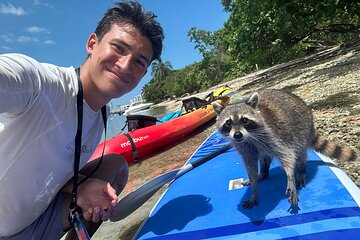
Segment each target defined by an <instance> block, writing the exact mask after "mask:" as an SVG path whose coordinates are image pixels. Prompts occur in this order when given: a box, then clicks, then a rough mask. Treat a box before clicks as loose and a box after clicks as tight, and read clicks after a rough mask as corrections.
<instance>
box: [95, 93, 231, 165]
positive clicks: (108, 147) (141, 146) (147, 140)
mask: <svg viewBox="0 0 360 240" xmlns="http://www.w3.org/2000/svg"><path fill="white" fill-rule="evenodd" d="M216 101H219V102H220V103H221V104H225V105H226V104H228V103H229V101H230V98H229V97H227V96H223V97H221V98H219V99H218V100H216ZM215 116H216V114H215V112H214V109H213V107H212V106H211V104H208V105H205V106H204V107H201V108H199V109H197V110H195V111H193V112H190V113H188V114H185V115H183V116H180V117H178V118H175V119H173V120H170V121H167V122H164V123H161V124H156V125H152V126H148V127H144V128H140V129H136V130H134V131H131V132H128V133H123V134H120V135H118V136H115V137H113V138H111V139H108V140H106V144H105V151H104V154H110V153H118V154H121V155H122V156H123V157H124V158H125V159H126V161H127V162H128V164H129V165H131V164H133V163H134V162H137V161H138V160H142V159H144V158H145V157H147V156H148V155H150V154H153V153H155V152H156V151H157V150H159V149H160V148H161V147H164V146H166V145H169V144H171V143H174V142H176V141H178V140H180V139H181V138H183V137H184V136H186V135H188V134H190V133H191V132H192V131H193V130H195V129H196V128H198V127H200V126H201V125H203V124H204V123H206V122H208V121H210V120H211V119H213V118H214V117H215ZM103 146H104V142H101V143H100V144H99V145H98V146H97V148H96V150H95V152H94V154H93V155H92V157H91V159H90V160H93V159H95V158H98V157H100V156H101V154H102V151H103Z"/></svg>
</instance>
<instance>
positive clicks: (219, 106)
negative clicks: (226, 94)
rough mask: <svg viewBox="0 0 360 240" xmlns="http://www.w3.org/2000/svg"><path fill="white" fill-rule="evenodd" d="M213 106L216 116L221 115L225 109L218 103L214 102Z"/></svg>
mask: <svg viewBox="0 0 360 240" xmlns="http://www.w3.org/2000/svg"><path fill="white" fill-rule="evenodd" d="M211 105H212V106H213V108H214V111H215V113H216V115H219V114H220V113H221V111H222V110H223V109H224V106H223V105H221V104H220V103H218V102H212V103H211Z"/></svg>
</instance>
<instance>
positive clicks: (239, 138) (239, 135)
mask: <svg viewBox="0 0 360 240" xmlns="http://www.w3.org/2000/svg"><path fill="white" fill-rule="evenodd" d="M242 137H243V134H242V133H241V132H235V133H234V138H235V140H241V139H242Z"/></svg>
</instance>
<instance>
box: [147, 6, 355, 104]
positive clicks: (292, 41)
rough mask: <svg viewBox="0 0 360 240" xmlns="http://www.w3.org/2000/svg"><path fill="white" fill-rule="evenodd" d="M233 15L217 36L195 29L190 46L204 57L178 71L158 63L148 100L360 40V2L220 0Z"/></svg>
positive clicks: (168, 63) (194, 89) (232, 77)
mask: <svg viewBox="0 0 360 240" xmlns="http://www.w3.org/2000/svg"><path fill="white" fill-rule="evenodd" d="M221 3H222V5H223V8H224V10H225V11H226V12H228V13H229V18H228V20H227V21H226V22H225V23H224V27H223V28H222V29H219V30H218V31H215V32H210V31H207V30H201V29H197V28H196V27H192V28H191V29H190V30H189V32H188V37H189V39H190V42H193V43H194V44H195V46H194V48H195V49H197V50H199V52H200V53H201V54H202V56H203V59H202V61H201V62H198V63H193V64H191V65H189V66H186V67H184V68H183V69H179V70H176V71H174V70H172V67H171V64H170V62H168V61H167V62H165V63H163V62H162V60H161V59H160V60H159V61H157V62H153V64H152V65H151V67H152V77H153V78H152V80H151V81H150V82H149V83H148V84H147V85H145V86H144V88H143V94H144V96H145V98H146V99H147V100H150V101H155V102H157V101H161V100H163V99H164V98H165V97H167V96H171V95H176V96H181V95H182V94H184V93H187V92H189V93H192V92H194V91H200V90H204V89H207V88H209V87H211V86H214V85H216V84H219V83H221V82H224V81H227V80H231V79H234V78H236V77H240V76H242V75H244V74H247V73H250V72H251V71H255V70H257V69H258V68H259V69H261V68H265V67H269V66H272V65H274V64H277V63H281V62H285V61H289V60H291V59H294V58H298V57H302V56H305V55H307V54H310V53H313V52H314V51H316V50H318V49H319V48H323V47H326V46H331V45H335V44H339V43H343V42H346V41H349V40H351V39H354V38H358V37H359V34H360V3H359V1H358V0H326V1H319V0H291V1H287V0H266V1H265V0H221Z"/></svg>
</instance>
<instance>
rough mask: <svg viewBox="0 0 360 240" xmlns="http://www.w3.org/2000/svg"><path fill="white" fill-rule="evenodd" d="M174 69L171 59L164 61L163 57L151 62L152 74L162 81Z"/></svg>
mask: <svg viewBox="0 0 360 240" xmlns="http://www.w3.org/2000/svg"><path fill="white" fill-rule="evenodd" d="M172 70H173V67H172V65H171V63H170V62H169V61H166V62H163V61H162V59H161V58H159V59H158V60H154V61H153V62H152V64H151V76H152V78H153V79H154V80H155V81H161V80H164V79H165V78H166V76H167V75H168V74H169V73H170V72H171V71H172Z"/></svg>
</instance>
